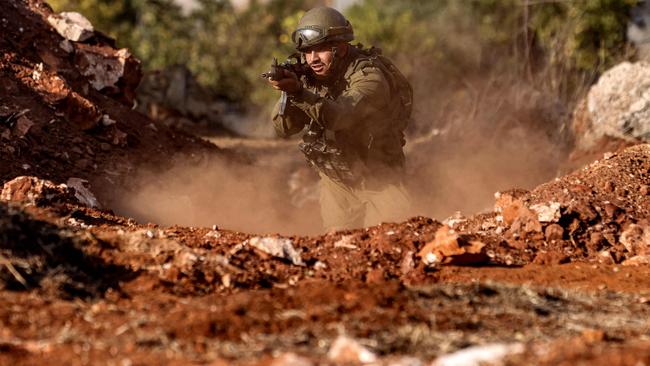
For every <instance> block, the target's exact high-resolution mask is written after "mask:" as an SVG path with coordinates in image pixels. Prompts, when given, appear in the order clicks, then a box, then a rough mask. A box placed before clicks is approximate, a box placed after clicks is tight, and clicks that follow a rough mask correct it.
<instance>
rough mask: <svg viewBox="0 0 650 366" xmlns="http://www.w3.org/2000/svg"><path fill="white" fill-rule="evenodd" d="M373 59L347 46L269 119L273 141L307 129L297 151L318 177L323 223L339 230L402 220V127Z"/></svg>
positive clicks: (383, 74)
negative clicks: (329, 71)
mask: <svg viewBox="0 0 650 366" xmlns="http://www.w3.org/2000/svg"><path fill="white" fill-rule="evenodd" d="M389 78H390V75H389V74H388V73H387V70H386V67H385V65H384V64H383V63H381V62H380V61H379V60H378V58H377V55H376V54H373V53H372V52H368V51H365V50H362V49H360V48H355V47H349V48H348V52H347V54H346V55H345V57H343V58H341V59H340V60H337V67H336V69H335V70H334V73H333V75H332V76H331V77H329V78H328V80H326V81H313V80H312V81H308V80H307V79H306V78H303V80H302V82H303V85H304V88H303V89H302V91H301V92H299V93H298V94H297V95H292V96H290V97H289V101H288V103H287V104H286V108H285V110H284V113H283V114H282V115H281V114H280V113H279V109H280V108H279V104H280V103H278V105H276V108H275V110H274V113H273V122H274V126H275V129H276V131H277V133H278V135H280V136H289V135H293V134H296V133H298V132H300V131H302V130H303V129H305V128H307V130H306V132H305V134H304V135H303V140H304V142H303V143H302V144H301V149H302V150H303V152H304V153H305V155H306V156H307V159H308V160H309V161H310V162H311V163H312V165H314V166H315V167H316V169H317V170H318V171H319V174H320V177H321V184H320V189H321V192H320V204H321V216H322V219H323V225H324V226H325V227H326V228H328V229H343V228H353V227H362V226H368V225H374V224H377V223H379V222H381V221H394V220H398V219H403V218H405V217H406V215H407V214H408V209H409V198H408V195H407V193H406V191H405V190H404V188H403V185H402V183H401V177H402V175H403V168H404V153H403V150H402V148H403V146H404V134H403V129H404V127H405V126H406V121H404V120H403V119H404V117H403V115H402V111H403V106H402V105H400V103H401V101H400V99H399V98H398V97H397V96H396V95H393V94H394V92H392V90H391V84H390V79H389Z"/></svg>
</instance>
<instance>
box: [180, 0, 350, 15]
mask: <svg viewBox="0 0 650 366" xmlns="http://www.w3.org/2000/svg"><path fill="white" fill-rule="evenodd" d="M231 1H232V3H233V4H234V5H235V8H240V7H245V6H246V5H248V3H249V2H250V0H231ZM358 1H359V0H333V5H334V7H335V8H337V9H339V10H341V9H345V8H346V7H348V6H350V5H352V4H354V3H355V2H358ZM174 2H175V3H176V4H178V5H179V6H180V7H181V8H182V9H183V12H184V13H189V12H190V11H192V10H194V9H196V8H197V6H198V2H197V0H174Z"/></svg>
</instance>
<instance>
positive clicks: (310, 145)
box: [299, 45, 413, 186]
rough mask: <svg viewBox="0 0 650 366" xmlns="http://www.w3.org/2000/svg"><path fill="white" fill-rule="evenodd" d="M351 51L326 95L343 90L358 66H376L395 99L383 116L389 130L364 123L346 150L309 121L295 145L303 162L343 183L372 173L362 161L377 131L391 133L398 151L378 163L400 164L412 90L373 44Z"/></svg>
mask: <svg viewBox="0 0 650 366" xmlns="http://www.w3.org/2000/svg"><path fill="white" fill-rule="evenodd" d="M351 51H352V52H355V53H356V57H355V58H354V59H353V60H352V61H351V63H350V64H349V66H348V68H347V69H346V70H345V72H344V73H343V76H342V77H341V78H339V79H338V80H337V82H335V83H334V85H333V86H332V87H331V88H330V89H331V91H330V92H328V95H327V96H326V97H329V98H330V99H336V97H338V96H339V95H340V93H342V92H343V91H344V89H345V87H346V83H347V80H348V78H349V77H350V76H351V75H352V74H353V73H354V72H357V71H358V70H359V69H363V68H364V67H369V66H370V67H376V68H378V69H379V70H381V72H382V73H383V75H384V77H385V78H386V80H387V82H388V85H389V88H390V98H391V100H397V101H399V102H398V103H395V104H394V106H393V108H392V109H391V110H390V111H389V112H390V115H389V116H386V118H388V119H390V120H391V122H392V123H391V127H390V129H391V131H373V130H372V128H373V126H365V127H366V128H364V129H363V131H362V133H361V136H359V138H358V141H355V143H354V145H355V147H354V149H347V151H346V149H345V148H344V146H342V145H343V144H342V142H341V141H338V140H337V138H336V136H335V134H334V133H333V131H329V130H327V129H325V128H324V126H323V125H322V123H321V122H320V121H317V120H312V121H311V122H310V124H309V125H308V128H307V131H306V132H305V134H304V135H303V142H302V143H300V144H299V148H300V150H301V151H302V152H303V153H304V154H305V157H306V158H307V161H308V162H309V163H310V164H311V165H312V166H314V167H315V168H316V169H317V170H319V171H320V172H322V173H323V174H325V175H327V176H328V177H330V178H331V179H332V180H334V181H337V182H340V183H343V184H345V185H347V186H356V185H358V184H359V183H360V182H361V181H362V180H363V179H364V178H365V177H367V176H368V175H371V174H372V173H373V172H370V171H368V170H372V169H368V167H367V166H365V163H367V162H368V161H369V160H370V159H371V157H370V156H371V155H372V149H373V148H375V147H374V146H373V140H374V138H375V136H376V135H377V134H378V133H381V134H382V135H386V134H393V135H394V136H393V137H392V138H393V139H395V140H399V142H398V144H399V145H400V146H399V150H400V151H399V153H400V154H402V155H401V158H400V159H398V160H399V161H393V162H382V163H384V164H385V165H386V166H391V165H392V166H393V167H396V166H400V167H401V166H403V163H404V161H403V153H402V151H401V148H402V146H403V145H404V143H405V141H404V138H403V136H404V135H403V131H404V129H405V128H406V127H407V125H408V123H409V121H410V118H411V111H412V105H413V90H412V89H411V85H410V84H409V82H408V81H407V79H406V78H405V77H404V75H403V74H402V73H401V72H400V71H399V70H398V69H397V67H396V66H395V65H394V64H393V63H392V62H391V61H390V60H389V59H388V58H386V57H384V56H383V55H382V54H381V50H380V49H378V48H374V47H373V48H370V49H363V47H362V46H361V45H357V46H356V47H355V48H352V49H351ZM359 163H361V164H359ZM360 165H362V166H360ZM374 173H379V172H374Z"/></svg>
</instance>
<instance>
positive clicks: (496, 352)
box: [431, 343, 524, 366]
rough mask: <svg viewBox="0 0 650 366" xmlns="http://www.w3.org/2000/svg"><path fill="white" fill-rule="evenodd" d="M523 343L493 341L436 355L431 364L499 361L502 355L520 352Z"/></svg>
mask: <svg viewBox="0 0 650 366" xmlns="http://www.w3.org/2000/svg"><path fill="white" fill-rule="evenodd" d="M523 351H524V345H523V344H521V343H514V344H503V343H493V344H486V345H482V346H473V347H468V348H465V349H462V350H460V351H457V352H454V353H450V354H446V355H443V356H440V357H438V358H437V359H436V360H435V361H433V363H432V364H431V366H480V365H483V364H493V363H497V362H499V361H501V360H502V359H503V358H504V357H506V356H508V355H511V354H517V353H522V352H523Z"/></svg>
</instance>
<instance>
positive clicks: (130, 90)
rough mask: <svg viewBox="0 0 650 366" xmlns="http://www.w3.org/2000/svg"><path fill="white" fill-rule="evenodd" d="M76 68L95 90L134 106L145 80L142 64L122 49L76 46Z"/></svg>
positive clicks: (85, 45)
mask: <svg viewBox="0 0 650 366" xmlns="http://www.w3.org/2000/svg"><path fill="white" fill-rule="evenodd" d="M75 49H76V52H75V64H76V66H77V69H79V71H80V72H81V74H82V75H84V76H85V77H87V78H88V82H90V85H92V86H93V88H94V89H95V90H98V91H101V92H102V93H103V94H106V95H109V96H112V97H114V98H115V99H118V100H120V101H122V102H124V103H125V104H127V105H132V104H133V101H134V100H135V89H136V88H137V87H138V84H139V83H140V79H141V78H142V70H141V67H140V61H139V60H138V59H136V58H135V57H133V55H131V53H130V52H129V51H128V50H127V49H126V48H122V49H119V50H117V51H116V50H114V49H113V48H111V47H109V46H97V45H87V44H76V45H75Z"/></svg>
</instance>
